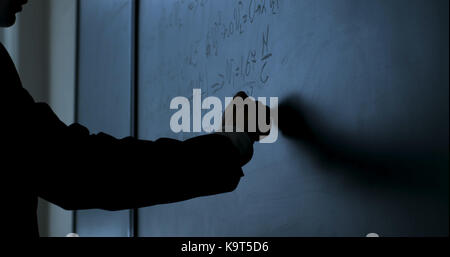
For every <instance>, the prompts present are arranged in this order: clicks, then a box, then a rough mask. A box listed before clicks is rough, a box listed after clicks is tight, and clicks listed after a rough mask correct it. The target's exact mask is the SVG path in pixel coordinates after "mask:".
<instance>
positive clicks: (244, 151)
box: [219, 92, 271, 166]
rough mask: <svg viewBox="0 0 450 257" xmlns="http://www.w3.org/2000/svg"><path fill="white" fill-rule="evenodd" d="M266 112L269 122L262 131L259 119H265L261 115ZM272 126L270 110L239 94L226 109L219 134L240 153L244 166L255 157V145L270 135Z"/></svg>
mask: <svg viewBox="0 0 450 257" xmlns="http://www.w3.org/2000/svg"><path fill="white" fill-rule="evenodd" d="M264 111H266V119H267V120H269V122H268V123H265V124H266V126H265V128H264V129H262V130H261V129H260V126H259V124H258V117H260V116H261V117H263V116H264V115H261V113H262V112H264ZM258 113H260V115H258ZM262 123H264V122H262ZM267 124H269V125H267ZM270 125H271V123H270V109H269V108H268V107H267V106H264V105H263V104H262V103H261V102H256V101H254V100H253V99H251V98H249V97H248V96H247V94H246V93H244V92H239V93H237V94H236V95H235V96H234V99H233V101H232V102H231V103H230V104H229V105H228V106H227V107H226V109H225V112H224V114H223V118H222V128H221V129H220V131H221V132H220V133H219V134H221V135H224V136H226V137H228V138H229V139H230V140H231V142H232V143H233V145H234V146H235V147H236V149H237V150H238V152H239V156H240V164H241V166H244V165H245V164H247V163H248V162H249V161H250V160H251V158H252V157H253V144H254V143H255V142H256V141H259V140H261V139H262V138H263V137H264V136H267V135H269V133H270Z"/></svg>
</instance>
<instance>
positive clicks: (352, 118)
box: [138, 0, 449, 236]
mask: <svg viewBox="0 0 450 257" xmlns="http://www.w3.org/2000/svg"><path fill="white" fill-rule="evenodd" d="M138 33H139V42H138V43H139V47H138V52H139V63H138V64H139V65H138V74H139V79H138V85H139V88H138V92H139V97H138V103H139V108H138V121H139V122H138V123H139V136H140V137H141V138H144V139H157V138H159V137H171V138H178V139H186V138H188V137H192V136H194V135H196V134H187V133H185V134H174V133H173V132H171V130H170V127H169V120H170V117H171V115H172V114H173V113H174V111H173V110H170V109H169V104H170V100H171V99H172V98H174V97H176V96H185V97H190V96H192V90H193V89H194V88H201V89H202V92H203V93H204V95H203V96H204V97H206V96H218V97H220V98H223V97H225V96H232V95H233V94H234V93H235V92H237V91H240V90H245V91H247V92H248V93H249V94H251V95H253V96H255V97H258V96H264V97H279V99H280V102H282V101H283V100H284V99H291V102H294V103H300V102H301V103H302V106H304V107H303V109H302V111H304V112H306V116H307V119H308V120H309V121H310V124H311V127H312V128H313V129H314V131H315V132H316V133H317V134H319V135H320V138H321V140H322V141H323V142H325V143H324V144H323V145H329V146H332V147H330V148H332V149H333V150H332V151H333V152H334V153H339V152H341V153H342V154H343V155H346V157H350V158H347V159H346V158H343V159H342V160H347V161H348V160H351V159H352V156H354V158H355V159H356V158H357V156H359V155H360V154H361V153H363V154H362V155H363V156H366V157H367V156H369V157H368V158H367V160H364V161H363V163H364V164H366V165H360V166H359V165H347V164H348V163H342V161H336V162H335V161H332V160H331V159H328V158H326V157H323V156H321V154H320V151H318V152H317V151H311V150H310V149H309V148H308V146H307V145H306V144H304V143H303V141H302V140H294V139H293V138H289V137H286V136H284V135H282V134H280V137H279V139H278V141H277V142H276V143H275V144H266V145H265V144H258V145H256V146H255V156H254V159H253V161H252V162H251V163H250V164H248V165H247V166H245V167H244V172H245V177H244V178H243V179H242V181H241V183H240V185H239V187H238V189H237V190H236V191H234V192H232V193H229V194H225V195H219V196H212V197H203V198H198V199H194V200H190V201H186V202H182V203H176V204H170V205H163V206H154V207H149V208H143V209H141V210H139V222H138V232H139V235H140V236H365V235H366V234H368V233H371V232H373V233H378V234H380V235H384V236H427V235H448V216H449V213H448V142H449V141H448V130H449V122H448V114H449V106H448V97H449V90H448V87H449V83H448V82H449V81H448V70H449V69H448V68H449V67H448V56H449V53H448V43H449V42H448V1H445V0H443V1H440V0H436V1H428V0H396V1H381V0H374V1H358V0H339V1H336V0H266V1H262V0H261V1H259V0H242V1H238V0H230V1H218V0H217V1H213V0H209V1H207V0H197V1H194V0H190V1H189V0H185V1H175V0H165V1H157V0H144V1H141V2H140V10H139V31H138ZM292 99H294V100H292ZM291 118H292V122H294V123H295V119H296V117H295V116H294V117H291ZM280 122H281V121H280ZM289 122H291V121H289ZM366 157H364V158H366ZM386 160H388V161H386ZM174 161H176V156H174ZM344 162H345V161H344ZM355 163H356V161H355ZM367 163H368V164H367ZM391 163H395V165H394V164H391ZM199 165H202V164H201V158H199ZM393 167H395V168H393ZM154 172H164V170H161V171H159V170H158V171H154ZM211 172H214V167H211ZM174 190H176V189H174Z"/></svg>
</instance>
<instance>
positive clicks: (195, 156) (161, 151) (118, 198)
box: [30, 104, 243, 210]
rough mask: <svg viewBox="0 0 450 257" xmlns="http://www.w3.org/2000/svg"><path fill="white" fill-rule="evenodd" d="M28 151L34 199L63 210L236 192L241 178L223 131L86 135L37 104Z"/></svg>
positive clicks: (119, 206) (109, 207) (131, 205)
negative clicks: (178, 136)
mask: <svg viewBox="0 0 450 257" xmlns="http://www.w3.org/2000/svg"><path fill="white" fill-rule="evenodd" d="M31 120H32V124H31V126H30V129H31V130H32V131H31V132H30V133H32V134H33V138H34V139H33V141H32V144H33V148H32V149H33V151H32V152H31V154H32V155H33V156H34V158H35V160H34V161H35V162H36V163H37V164H38V165H37V169H36V176H35V179H36V183H34V184H35V185H37V187H38V188H36V191H37V194H38V196H40V197H42V198H44V199H46V200H48V201H50V202H52V203H54V204H57V205H59V206H61V207H62V208H65V209H92V208H99V209H106V210H121V209H130V208H139V207H145V206H150V205H155V204H164V203H171V202H177V201H183V200H187V199H191V198H195V197H199V196H207V195H214V194H219V193H225V192H230V191H233V190H234V189H235V188H236V187H237V185H238V183H239V181H240V178H241V177H242V176H243V173H242V169H241V167H240V165H239V157H238V152H237V150H236V149H235V147H234V146H233V145H232V143H231V141H230V140H229V139H228V138H227V137H225V136H220V135H206V136H201V137H196V138H193V139H190V140H187V141H184V142H181V141H177V140H172V139H159V140H157V141H154V142H152V141H143V140H137V139H134V138H131V137H129V138H124V139H116V138H114V137H112V136H109V135H106V134H103V133H100V134H96V135H93V134H90V133H89V131H88V130H87V129H86V128H85V127H83V126H81V125H78V124H74V125H72V126H66V125H65V124H63V123H62V122H61V121H60V120H59V119H58V118H57V117H56V115H55V114H54V113H53V112H52V111H51V110H50V108H49V107H48V105H46V104H34V106H33V114H32V119H31Z"/></svg>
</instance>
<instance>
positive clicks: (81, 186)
mask: <svg viewBox="0 0 450 257" xmlns="http://www.w3.org/2000/svg"><path fill="white" fill-rule="evenodd" d="M25 3H26V0H1V1H0V26H2V27H8V26H12V25H13V24H14V23H15V13H17V12H19V11H20V10H21V6H22V5H23V4H25ZM0 78H1V92H2V95H1V97H2V99H1V102H2V108H1V110H2V128H3V130H4V132H3V133H2V137H3V139H2V152H3V153H2V165H3V166H2V182H3V183H2V184H3V185H2V188H5V186H4V184H7V185H8V186H10V187H11V189H8V190H7V191H4V193H3V195H2V196H3V206H4V207H6V210H4V211H3V214H6V215H7V216H8V217H7V219H5V221H6V222H5V223H6V224H5V225H6V226H4V227H3V228H2V229H3V231H2V232H3V234H4V235H6V236H15V235H20V237H23V235H24V234H30V235H32V236H33V237H38V236H39V234H38V228H37V217H36V208H37V201H38V197H41V198H43V199H46V200H48V201H50V202H52V203H54V204H57V205H58V206H61V207H62V208H64V209H68V210H80V209H93V208H99V209H105V210H122V209H131V208H139V207H145V206H150V205H155V204H164V203H171V202H177V201H183V200H187V199H191V198H194V197H199V196H206V195H213V194H219V193H225V192H230V191H233V190H234V189H235V188H236V187H237V185H238V183H239V181H240V178H241V177H242V176H243V172H242V169H241V167H242V166H243V165H245V164H246V163H248V162H249V161H250V159H251V158H252V155H253V143H254V142H255V140H256V139H257V138H258V137H255V136H254V134H250V133H222V134H211V135H206V136H201V137H197V138H193V139H190V140H187V141H184V142H180V141H177V140H172V139H160V140H157V141H155V142H150V141H143V140H137V139H134V138H131V137H129V138H125V139H116V138H114V137H112V136H109V135H107V134H104V133H100V134H96V135H93V134H90V133H89V131H88V130H87V129H86V128H85V127H83V126H81V125H79V124H73V125H71V126H66V125H65V124H64V123H62V122H61V121H60V120H59V119H58V117H57V116H56V115H55V114H54V113H53V111H52V110H51V109H50V107H49V106H48V105H47V104H45V103H36V102H35V101H34V100H33V98H32V97H31V96H30V94H29V93H28V92H27V91H26V90H25V89H24V88H23V87H22V84H21V81H20V79H19V76H18V74H17V71H16V69H15V67H14V64H13V62H12V61H11V58H10V57H9V55H8V53H7V51H6V50H5V48H4V47H3V45H0ZM240 96H243V97H247V96H246V95H245V94H241V95H240ZM247 118H248V116H247ZM4 190H5V189H4Z"/></svg>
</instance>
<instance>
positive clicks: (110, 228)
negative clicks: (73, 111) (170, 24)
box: [76, 0, 132, 237]
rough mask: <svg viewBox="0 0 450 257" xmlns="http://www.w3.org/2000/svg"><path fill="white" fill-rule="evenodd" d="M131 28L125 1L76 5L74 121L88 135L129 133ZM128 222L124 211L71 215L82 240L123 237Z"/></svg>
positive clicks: (85, 1) (98, 0)
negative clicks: (88, 133) (76, 64)
mask: <svg viewBox="0 0 450 257" xmlns="http://www.w3.org/2000/svg"><path fill="white" fill-rule="evenodd" d="M131 24H132V5H131V1H129V0H96V1H91V0H82V1H80V28H79V29H80V38H79V51H78V54H79V56H78V59H79V64H78V69H79V74H78V75H79V81H78V97H77V98H78V99H77V103H78V104H77V121H78V122H79V123H80V124H82V125H84V126H86V127H87V128H89V130H90V132H91V133H99V132H104V133H108V134H110V135H113V136H115V137H118V138H122V137H126V136H129V135H130V133H131V131H130V128H131V125H130V124H131V96H130V94H131V85H130V81H131V76H132V75H131V71H132V69H131V28H132V26H131ZM86 169H89V167H86ZM92 172H96V171H95V170H92ZM86 179H89V178H86ZM99 187H100V185H99ZM79 190H83V185H80V188H79ZM129 223H130V218H129V211H120V212H109V211H102V210H83V211H77V212H76V232H77V233H78V234H79V235H80V236H82V237H90V236H102V237H104V236H128V235H129V231H130V224H129Z"/></svg>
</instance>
